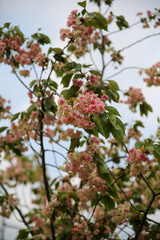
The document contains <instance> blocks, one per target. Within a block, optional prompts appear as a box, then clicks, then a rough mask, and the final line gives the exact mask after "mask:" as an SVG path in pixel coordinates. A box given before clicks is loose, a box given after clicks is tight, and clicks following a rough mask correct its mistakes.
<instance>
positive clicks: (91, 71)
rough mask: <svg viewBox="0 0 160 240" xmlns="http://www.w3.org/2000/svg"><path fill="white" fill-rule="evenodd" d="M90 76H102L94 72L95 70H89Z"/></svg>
mask: <svg viewBox="0 0 160 240" xmlns="http://www.w3.org/2000/svg"><path fill="white" fill-rule="evenodd" d="M89 72H90V73H91V74H94V75H96V76H100V77H101V76H102V74H101V73H100V72H98V71H95V70H90V71H89Z"/></svg>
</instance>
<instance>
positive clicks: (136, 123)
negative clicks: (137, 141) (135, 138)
mask: <svg viewBox="0 0 160 240" xmlns="http://www.w3.org/2000/svg"><path fill="white" fill-rule="evenodd" d="M138 127H142V128H144V125H143V123H142V122H141V121H138V120H137V121H135V124H134V125H133V129H134V131H135V132H137V131H138V129H137V128H138Z"/></svg>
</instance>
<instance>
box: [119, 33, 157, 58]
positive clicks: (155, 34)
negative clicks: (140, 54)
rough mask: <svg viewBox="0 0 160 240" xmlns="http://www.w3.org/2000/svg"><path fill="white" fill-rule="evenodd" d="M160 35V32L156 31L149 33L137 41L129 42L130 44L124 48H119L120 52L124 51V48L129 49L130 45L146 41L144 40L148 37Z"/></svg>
mask: <svg viewBox="0 0 160 240" xmlns="http://www.w3.org/2000/svg"><path fill="white" fill-rule="evenodd" d="M158 35H160V33H154V34H151V35H148V36H146V37H144V38H141V39H140V40H138V41H136V42H134V43H131V44H129V45H128V46H126V47H124V48H122V49H121V50H119V51H118V52H119V53H120V52H123V51H124V50H126V49H128V48H130V47H133V46H134V45H136V44H138V43H140V42H142V41H144V40H146V39H148V38H151V37H155V36H158Z"/></svg>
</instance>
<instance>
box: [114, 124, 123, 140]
mask: <svg viewBox="0 0 160 240" xmlns="http://www.w3.org/2000/svg"><path fill="white" fill-rule="evenodd" d="M111 133H112V135H113V137H114V138H115V139H116V140H117V141H118V142H120V143H122V142H123V138H124V132H123V130H122V128H121V127H120V126H118V125H117V126H116V128H115V127H114V126H112V127H111Z"/></svg>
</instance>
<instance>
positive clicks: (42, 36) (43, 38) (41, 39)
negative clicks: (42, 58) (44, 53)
mask: <svg viewBox="0 0 160 240" xmlns="http://www.w3.org/2000/svg"><path fill="white" fill-rule="evenodd" d="M32 38H33V39H35V40H37V42H38V43H40V44H41V45H44V44H49V43H51V40H50V39H49V37H48V36H47V35H45V34H42V33H35V34H32Z"/></svg>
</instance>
